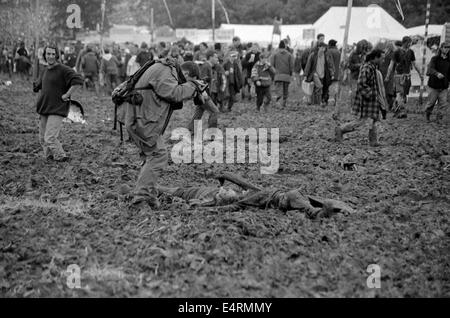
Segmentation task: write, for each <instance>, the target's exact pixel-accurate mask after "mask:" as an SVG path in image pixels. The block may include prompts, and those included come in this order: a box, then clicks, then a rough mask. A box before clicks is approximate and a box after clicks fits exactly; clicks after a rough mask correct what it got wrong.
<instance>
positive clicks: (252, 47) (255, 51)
mask: <svg viewBox="0 0 450 318" xmlns="http://www.w3.org/2000/svg"><path fill="white" fill-rule="evenodd" d="M258 51H259V46H258V44H253V45H252V46H251V47H250V52H252V53H253V54H256V53H258Z"/></svg>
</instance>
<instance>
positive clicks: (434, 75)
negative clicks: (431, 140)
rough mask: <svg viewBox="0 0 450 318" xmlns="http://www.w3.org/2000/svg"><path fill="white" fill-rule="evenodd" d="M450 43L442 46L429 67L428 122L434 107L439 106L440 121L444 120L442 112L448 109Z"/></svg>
mask: <svg viewBox="0 0 450 318" xmlns="http://www.w3.org/2000/svg"><path fill="white" fill-rule="evenodd" d="M449 51H450V42H444V43H442V44H441V48H440V50H439V51H438V54H437V55H436V56H433V57H432V58H431V61H430V64H429V65H428V72H427V75H428V76H429V79H428V88H429V95H428V103H427V107H426V110H425V114H426V118H427V121H430V117H431V113H432V111H433V108H434V105H435V104H436V102H437V104H438V114H437V118H438V120H441V118H442V113H441V112H442V111H443V110H444V108H445V107H448V100H447V98H448V87H449V81H450V57H449Z"/></svg>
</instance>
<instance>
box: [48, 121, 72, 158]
mask: <svg viewBox="0 0 450 318" xmlns="http://www.w3.org/2000/svg"><path fill="white" fill-rule="evenodd" d="M63 119H64V117H62V116H57V115H50V116H48V119H47V126H46V129H45V135H44V142H45V145H46V146H47V147H48V148H49V149H50V150H51V151H52V153H53V158H54V159H55V160H56V161H61V160H65V159H66V158H67V154H66V153H65V151H64V149H63V147H62V145H61V143H60V142H59V140H58V137H59V133H60V131H61V128H62V124H63Z"/></svg>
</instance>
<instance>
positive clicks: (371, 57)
mask: <svg viewBox="0 0 450 318" xmlns="http://www.w3.org/2000/svg"><path fill="white" fill-rule="evenodd" d="M383 53H384V52H383V50H380V49H374V50H372V51H370V52H369V53H368V54H367V55H366V62H370V61H373V60H374V59H376V58H378V57H381V56H382V55H383Z"/></svg>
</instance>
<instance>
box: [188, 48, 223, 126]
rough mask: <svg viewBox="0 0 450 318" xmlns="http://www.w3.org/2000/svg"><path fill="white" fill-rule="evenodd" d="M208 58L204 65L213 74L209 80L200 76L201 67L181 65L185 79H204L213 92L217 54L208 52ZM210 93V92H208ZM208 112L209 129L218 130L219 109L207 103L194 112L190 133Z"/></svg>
mask: <svg viewBox="0 0 450 318" xmlns="http://www.w3.org/2000/svg"><path fill="white" fill-rule="evenodd" d="M206 58H207V60H206V61H205V63H204V64H206V65H208V66H209V67H210V71H211V73H210V74H209V75H208V76H209V77H208V78H202V77H201V76H200V68H199V66H198V65H197V64H196V63H194V62H191V61H189V62H185V63H183V64H181V70H182V71H183V73H184V74H185V77H189V78H192V79H194V80H198V79H200V78H201V79H202V80H204V81H205V82H206V83H208V86H209V89H210V90H211V85H212V81H213V71H212V67H213V65H214V64H215V63H218V58H217V53H216V52H215V51H213V50H208V51H207V52H206ZM208 93H210V92H208ZM205 111H206V112H208V113H209V119H208V128H217V118H218V115H219V109H218V108H217V107H210V104H209V103H205V104H203V105H196V106H195V110H194V115H193V117H192V120H191V122H190V123H189V127H188V129H189V131H190V132H191V133H192V134H193V133H194V128H195V121H198V120H202V117H203V114H204V113H205Z"/></svg>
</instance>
